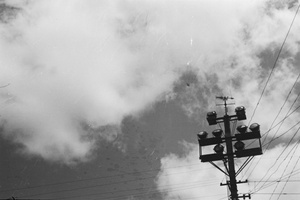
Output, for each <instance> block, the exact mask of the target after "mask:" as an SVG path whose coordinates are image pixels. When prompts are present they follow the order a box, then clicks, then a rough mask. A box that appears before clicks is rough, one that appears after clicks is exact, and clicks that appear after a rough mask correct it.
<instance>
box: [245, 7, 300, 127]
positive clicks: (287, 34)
mask: <svg viewBox="0 0 300 200" xmlns="http://www.w3.org/2000/svg"><path fill="white" fill-rule="evenodd" d="M299 7H300V4H299V5H298V8H297V10H296V13H295V15H294V18H293V20H292V22H291V24H290V27H289V29H288V32H287V33H286V36H285V38H284V40H283V42H282V44H281V47H280V49H279V51H278V54H277V57H276V59H275V62H274V64H273V67H272V70H271V72H270V74H269V76H268V79H267V81H266V84H265V86H264V88H263V90H262V92H261V95H260V97H259V99H258V102H257V104H256V106H255V108H254V111H253V113H252V116H251V118H250V121H249V124H250V123H251V121H252V119H253V116H254V115H255V112H256V110H257V107H258V105H259V103H260V101H261V99H262V97H263V94H264V92H265V90H266V88H267V85H268V83H269V81H270V79H271V76H272V74H273V72H274V69H275V67H276V64H277V61H278V59H279V56H280V54H281V51H282V49H283V46H284V44H285V42H286V40H287V38H288V36H289V34H290V31H291V28H292V26H293V24H294V21H295V18H296V16H297V14H298V11H299ZM249 124H248V126H249Z"/></svg>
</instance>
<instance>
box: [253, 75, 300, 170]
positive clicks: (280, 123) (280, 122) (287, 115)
mask: <svg viewBox="0 0 300 200" xmlns="http://www.w3.org/2000/svg"><path fill="white" fill-rule="evenodd" d="M299 75H300V73H299ZM298 77H299V76H298ZM299 96H300V92H299V93H298V95H297V97H296V99H295V100H294V102H293V104H292V105H291V106H290V109H289V111H288V112H287V113H286V115H285V116H284V118H283V119H282V120H280V121H279V122H278V123H277V124H276V125H274V126H273V127H271V128H270V129H269V130H268V131H267V132H266V133H268V132H269V131H270V130H272V129H273V128H275V127H276V126H278V125H280V127H281V125H282V123H283V122H284V121H285V119H286V118H287V117H289V116H290V115H291V114H292V113H294V112H295V111H296V110H298V109H299V108H300V106H298V107H297V108H296V109H294V110H293V111H292V112H290V111H291V108H292V107H293V106H294V104H295V102H296V101H297V99H298V98H299ZM299 123H300V121H299V122H297V123H296V124H295V125H293V126H292V127H291V128H289V129H288V130H287V131H285V132H283V133H282V134H281V135H279V136H277V137H276V138H274V137H273V138H272V139H271V140H270V141H269V142H268V143H265V144H264V145H263V147H264V146H266V145H267V148H266V149H265V151H264V153H265V152H266V151H267V150H268V147H269V146H270V144H271V143H272V142H273V141H275V140H277V139H278V138H280V137H282V136H283V135H285V134H287V133H288V132H289V131H290V130H292V129H293V128H294V127H295V126H297V125H298V124H299ZM266 133H264V134H263V135H266ZM252 143H253V142H252ZM248 146H249V145H248ZM262 157H263V155H262V156H261V157H260V158H259V160H258V162H257V163H256V164H255V166H254V167H253V168H252V170H251V172H250V174H249V175H248V176H250V175H251V174H252V173H253V171H254V170H255V168H256V167H257V165H258V164H259V162H260V160H261V159H262ZM252 164H253V162H252V163H251V164H250V166H249V168H248V169H247V171H248V170H249V169H250V167H251V165H252Z"/></svg>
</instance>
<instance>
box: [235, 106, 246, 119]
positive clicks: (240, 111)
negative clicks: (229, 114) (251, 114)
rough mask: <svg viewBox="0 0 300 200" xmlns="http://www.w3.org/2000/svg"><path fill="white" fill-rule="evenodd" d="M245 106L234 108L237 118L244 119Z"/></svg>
mask: <svg viewBox="0 0 300 200" xmlns="http://www.w3.org/2000/svg"><path fill="white" fill-rule="evenodd" d="M245 110H246V109H245V107H244V106H239V107H236V108H235V113H236V116H237V119H238V120H244V119H246V113H245Z"/></svg>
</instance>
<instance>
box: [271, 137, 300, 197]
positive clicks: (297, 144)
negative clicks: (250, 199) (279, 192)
mask: <svg viewBox="0 0 300 200" xmlns="http://www.w3.org/2000/svg"><path fill="white" fill-rule="evenodd" d="M295 146H296V147H295V149H294V151H293V154H292V156H291V157H290V159H289V161H288V163H287V165H286V166H285V168H284V170H283V172H282V173H281V176H280V178H279V180H280V179H282V177H283V174H285V172H286V170H287V168H288V166H289V165H290V163H291V160H292V158H293V156H294V154H295V152H296V151H297V149H298V147H299V141H298V142H297V143H296V145H295ZM278 185H279V182H277V184H276V186H275V188H274V189H273V193H275V191H276V189H277V187H278ZM272 197H273V195H271V197H270V199H271V198H272Z"/></svg>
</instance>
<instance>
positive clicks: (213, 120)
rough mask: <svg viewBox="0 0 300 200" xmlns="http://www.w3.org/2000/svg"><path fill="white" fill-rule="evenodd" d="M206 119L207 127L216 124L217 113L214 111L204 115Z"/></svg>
mask: <svg viewBox="0 0 300 200" xmlns="http://www.w3.org/2000/svg"><path fill="white" fill-rule="evenodd" d="M206 119H207V121H208V124H209V125H215V124H217V113H216V112H215V111H212V112H208V113H207V115H206Z"/></svg>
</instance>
